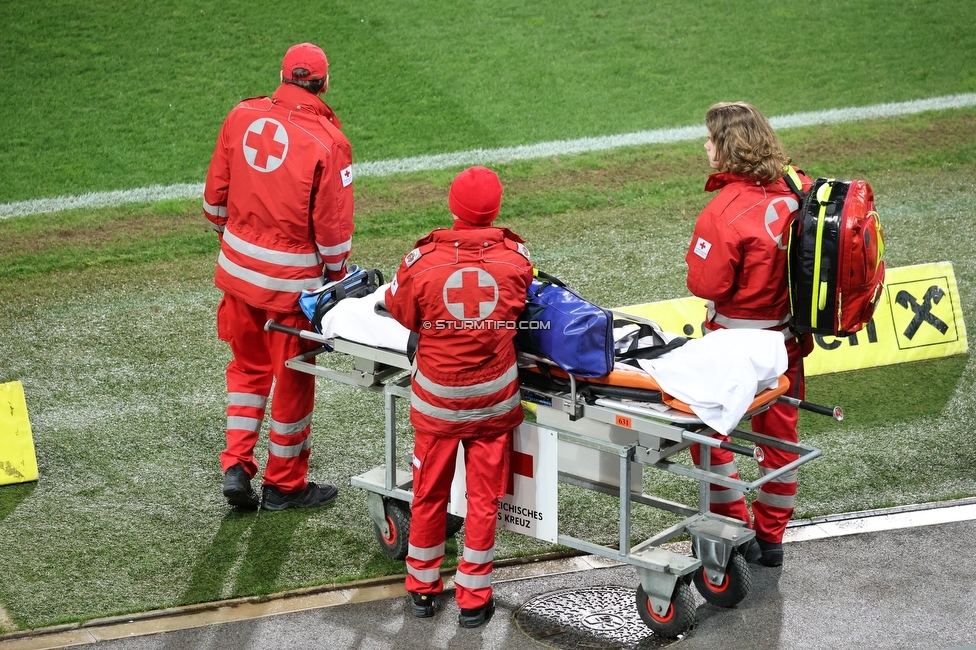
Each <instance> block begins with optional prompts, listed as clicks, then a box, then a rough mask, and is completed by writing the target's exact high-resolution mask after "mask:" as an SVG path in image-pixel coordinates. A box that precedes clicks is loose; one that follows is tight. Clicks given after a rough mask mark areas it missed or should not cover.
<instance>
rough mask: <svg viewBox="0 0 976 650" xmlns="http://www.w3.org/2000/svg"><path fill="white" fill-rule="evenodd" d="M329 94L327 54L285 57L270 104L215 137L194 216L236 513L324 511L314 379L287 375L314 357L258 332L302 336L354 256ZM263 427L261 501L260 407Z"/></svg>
mask: <svg viewBox="0 0 976 650" xmlns="http://www.w3.org/2000/svg"><path fill="white" fill-rule="evenodd" d="M328 88H329V62H328V60H327V59H326V57H325V52H323V51H322V50H321V49H320V48H318V47H317V46H315V45H312V44H311V43H300V44H298V45H295V46H293V47H291V48H290V49H289V50H288V52H287V53H286V54H285V57H284V60H283V61H282V65H281V85H280V86H279V87H278V89H277V90H276V91H275V93H274V95H273V96H272V97H271V98H268V97H255V98H252V99H246V100H244V101H243V102H241V103H240V104H238V105H237V106H236V107H234V109H233V110H232V111H231V112H230V114H229V115H228V116H227V117H226V119H225V120H224V123H223V126H222V127H221V129H220V134H219V136H218V137H217V145H216V147H215V149H214V154H213V158H212V159H211V161H210V168H209V169H208V171H207V182H206V186H205V189H204V193H203V210H204V214H205V215H206V217H207V219H208V220H209V221H210V223H211V225H212V226H213V228H214V230H216V231H217V236H218V238H219V239H220V255H219V256H218V259H217V271H216V275H215V277H214V284H215V285H216V286H217V288H219V289H221V290H222V291H223V292H224V295H223V298H222V299H221V301H220V305H219V306H218V307H217V334H218V336H219V337H220V338H221V340H224V341H227V342H228V343H229V344H230V349H231V352H232V354H233V359H232V360H231V362H230V364H229V365H228V366H227V397H228V401H227V448H226V449H225V450H224V451H223V452H222V453H221V455H220V464H221V468H222V470H223V472H224V486H223V492H224V496H225V497H226V498H227V501H228V502H229V503H230V504H231V505H232V506H235V507H239V508H247V509H256V508H257V507H258V505H259V503H260V505H261V507H262V508H264V509H265V510H283V509H285V508H311V507H315V506H321V505H325V504H327V503H329V502H331V501H333V500H334V499H335V498H336V497H337V495H338V490H337V489H336V488H335V486H333V485H328V484H323V485H316V484H315V483H309V482H308V481H307V480H306V473H307V471H308V457H309V454H310V452H311V440H310V438H309V435H310V433H311V429H310V423H311V421H312V409H313V402H314V398H315V377H314V376H313V375H309V374H306V373H302V372H297V371H295V370H292V369H289V368H286V367H285V360H287V359H289V358H291V357H294V356H296V355H299V354H302V353H304V352H306V351H308V350H309V349H310V348H312V347H314V344H312V343H311V342H309V341H306V340H305V339H302V338H298V337H294V336H283V335H281V334H278V333H272V332H266V331H265V330H264V324H265V323H266V322H267V321H268V320H269V319H274V320H275V321H276V322H278V323H281V324H282V325H287V326H290V327H294V328H298V329H310V327H311V325H310V323H309V321H308V319H307V318H306V317H305V316H304V315H303V314H302V312H301V310H300V308H299V306H298V297H299V295H300V294H301V292H302V290H304V289H315V288H318V287H321V286H322V285H323V283H324V282H326V281H327V280H340V279H342V278H343V277H344V276H345V274H346V260H347V258H348V257H349V252H350V250H351V248H352V231H353V222H352V214H353V193H352V149H351V147H350V145H349V141H348V140H347V139H346V137H345V136H344V135H343V134H342V132H341V131H340V130H339V129H340V127H341V124H340V123H339V120H338V118H336V116H335V113H333V112H332V109H331V108H329V106H328V105H327V104H326V103H325V102H323V101H322V99H321V98H320V95H322V94H323V93H325V92H326V90H328ZM272 385H274V398H273V399H272V401H271V421H270V425H269V428H270V431H269V434H268V462H267V465H266V466H265V469H264V480H263V490H262V493H263V494H262V497H263V499H262V501H260V502H259V500H258V496H257V494H256V493H255V492H254V490H253V488H252V487H251V478H252V477H253V476H254V475H255V474H256V473H257V471H258V465H257V463H256V461H255V459H254V446H255V444H256V443H257V440H258V435H259V433H260V430H261V423H262V421H263V420H264V416H265V410H266V407H267V405H268V398H269V395H270V394H271V389H272Z"/></svg>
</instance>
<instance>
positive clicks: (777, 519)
mask: <svg viewBox="0 0 976 650" xmlns="http://www.w3.org/2000/svg"><path fill="white" fill-rule="evenodd" d="M786 352H787V354H788V358H789V366H788V368H787V370H786V377H787V378H788V379H789V380H790V388H789V390H788V391H787V393H786V394H787V395H792V396H793V397H796V398H797V399H803V397H804V394H805V391H806V385H805V381H804V377H803V365H802V362H803V353H802V350H801V348H800V345H799V344H798V343H797V342H796V341H795V340H790V341H787V342H786ZM798 418H799V414H798V412H797V410H796V407H794V406H789V405H787V404H780V403H774V404H773V405H772V406H770V407H769V409H767V410H766V411H764V412H762V413H760V414H759V415H756V416H754V417H753V418H752V430H753V431H755V432H756V433H762V434H764V435H767V436H770V437H771V438H776V439H777V440H783V441H785V442H794V443H795V442H797V441H798V440H799V437H798V435H797V432H796V423H797V420H798ZM715 437H726V438H727V436H718V435H717V436H715ZM760 446H761V447H762V450H763V452H764V454H765V457H764V458H763V460H762V461H760V462H759V475H760V476H765V475H766V474H769V473H770V472H772V471H773V470H776V469H779V468H780V467H783V466H784V465H787V464H789V463H792V462H793V461H794V460H796V459H797V454H793V453H787V452H785V451H782V450H779V449H773V448H771V447H768V446H762V445H760ZM691 456H692V459H693V460H694V461H695V464H696V465H699V464H700V463H701V449H700V447H699V445H694V446H692V448H691ZM710 462H711V469H712V471H713V472H716V473H717V474H721V475H723V476H728V477H730V478H734V479H738V478H739V472H738V469H737V468H736V465H735V456H734V455H733V454H732V452H730V451H725V450H724V449H714V448H713V449H712V453H711V456H710ZM796 488H797V470H792V471H790V472H786V473H785V474H783V475H781V476H779V477H777V478H776V479H774V480H772V481H770V482H769V483H766V484H765V485H763V486H762V487H760V488H759V493H758V494H757V495H756V499H755V500H754V501H753V503H752V515H753V520H754V521H753V524H752V527H753V528H755V530H756V537H758V538H759V539H761V540H763V541H764V542H782V541H783V533H784V532H786V524H787V523H789V521H790V518H791V517H792V516H793V508H794V505H795V503H796ZM709 498H710V501H711V505H710V508H709V509H710V510H711V512H714V513H716V514H719V515H725V516H727V517H732V518H734V519H738V520H740V521H744V522H746V523H747V524H748V523H749V511H748V509H747V508H746V501H745V499H744V498H743V496H742V493H741V492H738V491H736V490H730V489H728V488H724V487H720V486H717V485H712V486H711V489H710V491H709Z"/></svg>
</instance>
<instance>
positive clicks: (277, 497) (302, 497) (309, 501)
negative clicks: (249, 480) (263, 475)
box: [261, 483, 339, 510]
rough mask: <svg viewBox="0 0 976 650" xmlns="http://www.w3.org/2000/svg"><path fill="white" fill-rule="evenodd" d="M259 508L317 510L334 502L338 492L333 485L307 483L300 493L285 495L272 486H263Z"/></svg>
mask: <svg viewBox="0 0 976 650" xmlns="http://www.w3.org/2000/svg"><path fill="white" fill-rule="evenodd" d="M263 492H264V499H263V501H262V502H261V507H262V508H263V509H265V510H285V509H287V508H317V507H319V506H324V505H328V504H330V503H332V502H333V501H335V499H336V497H338V496H339V490H338V488H336V486H334V485H330V484H328V483H323V484H322V485H317V484H315V483H309V484H308V485H306V486H305V489H304V490H302V491H301V492H292V493H290V494H285V493H284V492H282V491H281V490H279V489H278V488H276V487H275V486H273V485H265V486H264V489H263Z"/></svg>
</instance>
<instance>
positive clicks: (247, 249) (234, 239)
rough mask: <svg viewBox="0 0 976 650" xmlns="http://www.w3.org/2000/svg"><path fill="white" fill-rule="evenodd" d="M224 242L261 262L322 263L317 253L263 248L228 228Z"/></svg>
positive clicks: (289, 264)
mask: <svg viewBox="0 0 976 650" xmlns="http://www.w3.org/2000/svg"><path fill="white" fill-rule="evenodd" d="M224 243H225V244H227V245H228V246H230V247H231V248H233V249H234V250H235V251H237V252H238V253H241V254H243V255H247V256H248V257H253V258H254V259H256V260H260V261H261V262H267V263H268V264H278V265H280V266H315V267H317V266H319V265H320V264H322V258H321V257H319V254H318V253H285V252H283V251H276V250H273V249H271V248H264V247H263V246H258V245H257V244H252V243H250V242H246V241H244V240H243V239H241V238H240V237H238V236H237V235H235V234H234V233H233V232H231V231H230V230H225V231H224Z"/></svg>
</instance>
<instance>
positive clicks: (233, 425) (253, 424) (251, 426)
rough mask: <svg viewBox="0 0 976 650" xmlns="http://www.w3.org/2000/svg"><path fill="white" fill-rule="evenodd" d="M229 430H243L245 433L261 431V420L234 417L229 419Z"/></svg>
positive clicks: (240, 416) (239, 416) (241, 416)
mask: <svg viewBox="0 0 976 650" xmlns="http://www.w3.org/2000/svg"><path fill="white" fill-rule="evenodd" d="M227 428H228V429H243V430H245V431H260V430H261V420H259V419H257V418H248V417H244V416H243V415H232V416H229V417H228V418H227Z"/></svg>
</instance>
